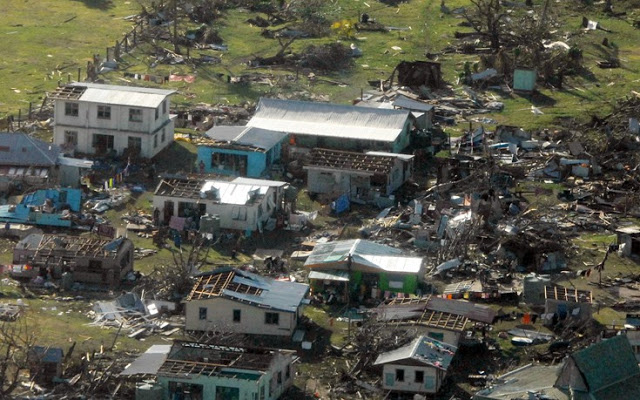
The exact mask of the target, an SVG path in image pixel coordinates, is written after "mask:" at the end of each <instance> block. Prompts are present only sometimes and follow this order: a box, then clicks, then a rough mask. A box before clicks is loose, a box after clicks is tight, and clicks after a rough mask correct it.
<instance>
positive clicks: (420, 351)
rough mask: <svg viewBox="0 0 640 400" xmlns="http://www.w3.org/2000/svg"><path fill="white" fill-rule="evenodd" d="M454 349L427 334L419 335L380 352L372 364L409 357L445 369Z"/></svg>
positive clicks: (453, 354) (397, 360)
mask: <svg viewBox="0 0 640 400" xmlns="http://www.w3.org/2000/svg"><path fill="white" fill-rule="evenodd" d="M456 351H458V348H457V347H455V346H452V345H450V344H447V343H444V342H441V341H439V340H435V339H432V338H430V337H427V336H419V337H418V338H416V339H415V340H414V341H412V342H411V343H409V344H407V345H405V346H402V347H400V348H398V349H395V350H391V351H388V352H386V353H382V354H380V355H379V356H378V358H377V359H376V361H375V363H374V365H381V364H388V363H401V362H402V361H403V360H409V359H411V360H415V361H418V362H420V363H423V364H428V365H432V366H434V367H436V368H439V369H442V370H445V371H446V370H447V368H449V364H451V360H453V357H454V356H455V354H456Z"/></svg>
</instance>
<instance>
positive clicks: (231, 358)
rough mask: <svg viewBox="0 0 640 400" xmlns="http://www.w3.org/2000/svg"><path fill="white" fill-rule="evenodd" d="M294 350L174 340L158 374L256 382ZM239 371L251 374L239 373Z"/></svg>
mask: <svg viewBox="0 0 640 400" xmlns="http://www.w3.org/2000/svg"><path fill="white" fill-rule="evenodd" d="M293 353H294V351H293V350H281V349H269V348H258V347H246V346H228V345H222V344H216V343H206V344H205V343H197V342H183V341H176V342H174V344H173V346H171V350H170V351H169V354H168V355H167V358H166V360H165V361H164V362H163V363H162V365H161V367H160V368H159V370H158V375H163V376H179V377H185V376H193V375H206V376H218V375H223V376H227V377H229V378H234V379H244V380H252V381H257V380H259V379H260V378H261V376H262V373H264V372H266V371H267V370H268V369H269V367H270V366H271V364H272V362H273V361H274V360H275V359H276V357H277V356H278V355H289V356H290V357H291V356H292V354H293ZM242 370H245V371H247V370H248V371H252V372H254V373H253V374H249V373H246V372H241V371H242Z"/></svg>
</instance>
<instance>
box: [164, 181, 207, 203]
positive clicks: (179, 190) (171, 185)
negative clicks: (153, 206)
mask: <svg viewBox="0 0 640 400" xmlns="http://www.w3.org/2000/svg"><path fill="white" fill-rule="evenodd" d="M203 185H204V181H201V180H195V179H165V180H163V181H162V186H161V187H160V188H159V189H158V190H157V192H156V194H157V195H160V196H172V197H184V198H196V199H197V198H200V189H202V186H203Z"/></svg>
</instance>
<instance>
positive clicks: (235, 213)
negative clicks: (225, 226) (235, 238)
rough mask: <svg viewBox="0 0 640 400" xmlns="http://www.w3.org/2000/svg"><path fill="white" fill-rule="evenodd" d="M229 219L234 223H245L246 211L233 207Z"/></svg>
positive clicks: (242, 208)
mask: <svg viewBox="0 0 640 400" xmlns="http://www.w3.org/2000/svg"><path fill="white" fill-rule="evenodd" d="M231 218H232V219H234V220H236V221H246V220H247V209H246V208H244V207H233V210H231Z"/></svg>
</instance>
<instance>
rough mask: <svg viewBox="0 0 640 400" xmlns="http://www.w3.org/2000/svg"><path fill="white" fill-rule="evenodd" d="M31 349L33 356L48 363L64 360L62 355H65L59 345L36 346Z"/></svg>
mask: <svg viewBox="0 0 640 400" xmlns="http://www.w3.org/2000/svg"><path fill="white" fill-rule="evenodd" d="M31 351H32V354H33V356H34V357H36V358H37V359H38V360H39V361H40V362H46V363H59V362H62V357H63V356H64V353H63V351H62V349H61V348H59V347H45V346H34V347H33V348H32V349H31Z"/></svg>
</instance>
